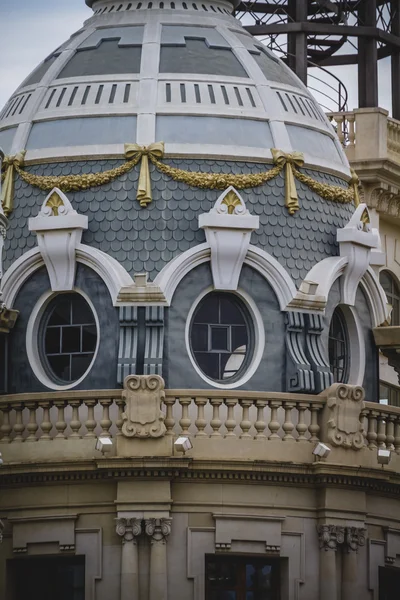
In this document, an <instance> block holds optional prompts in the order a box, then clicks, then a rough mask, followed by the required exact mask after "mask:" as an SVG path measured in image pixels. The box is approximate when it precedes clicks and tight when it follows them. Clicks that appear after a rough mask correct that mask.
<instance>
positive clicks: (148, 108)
mask: <svg viewBox="0 0 400 600" xmlns="http://www.w3.org/2000/svg"><path fill="white" fill-rule="evenodd" d="M87 4H89V5H93V10H94V15H93V17H91V18H90V19H89V20H88V21H87V22H86V23H85V25H84V27H83V28H82V29H81V30H80V31H78V32H77V33H76V34H75V35H73V36H72V37H71V38H70V40H68V41H67V42H66V43H65V44H63V45H62V46H60V47H59V48H58V49H57V50H56V51H55V52H53V54H52V55H51V56H49V57H48V58H47V59H46V60H45V61H44V62H43V63H42V64H41V65H39V67H38V68H37V69H36V70H35V71H34V72H33V73H32V74H31V75H30V76H29V77H28V78H27V79H26V80H25V81H24V82H23V84H22V86H21V87H20V88H19V89H18V90H17V91H16V92H15V94H14V95H13V96H12V97H11V99H10V100H9V101H8V103H7V104H6V106H5V108H4V109H3V111H2V112H1V113H0V146H1V147H2V148H3V150H4V151H5V152H6V153H15V152H18V151H20V150H22V149H26V150H27V156H26V159H27V161H29V160H37V159H40V160H45V159H55V158H64V157H77V158H79V157H82V156H84V157H88V156H92V157H96V156H118V155H119V156H120V155H121V154H123V147H124V144H125V143H128V142H137V143H139V144H145V145H147V144H150V143H152V142H155V141H164V142H165V144H166V146H165V150H166V153H167V154H169V155H180V156H185V155H191V156H198V157H204V158H206V157H210V156H213V157H218V156H221V157H222V156H223V157H224V158H225V159H226V158H232V159H239V158H241V159H253V160H254V159H255V160H265V159H270V158H271V152H270V149H271V148H272V147H277V148H280V149H281V150H284V151H287V152H290V151H293V150H297V151H301V152H303V153H304V154H305V160H306V163H307V165H309V166H313V165H315V166H317V167H320V168H322V170H329V171H330V172H332V171H333V172H336V173H338V174H340V173H341V174H344V175H348V173H349V170H348V163H347V160H346V157H345V155H344V153H343V151H342V148H341V146H340V143H339V141H338V139H337V137H336V134H335V132H334V131H333V128H332V126H331V124H330V123H329V121H328V120H327V119H326V117H325V115H324V113H323V111H322V110H321V108H320V107H319V106H318V105H317V103H316V102H315V100H314V99H313V97H312V96H311V94H310V93H309V91H308V90H307V89H306V88H305V87H304V85H303V84H302V83H301V82H300V80H299V79H298V78H297V77H296V76H295V75H294V74H293V73H292V72H291V71H290V70H289V69H288V67H286V66H285V65H284V64H283V63H282V62H281V61H280V60H278V59H277V58H276V57H275V56H274V55H273V54H272V53H271V52H270V51H269V50H268V49H266V48H265V47H264V46H263V45H262V44H261V43H259V42H258V41H257V40H256V39H255V38H253V37H252V36H251V35H249V34H248V33H247V32H246V31H245V30H244V29H243V28H242V26H241V24H240V22H238V21H237V20H236V19H234V17H232V16H231V14H230V12H231V10H232V5H231V3H229V2H227V1H224V0H223V1H221V0H215V1H214V0H200V1H198V0H195V1H194V2H185V1H182V0H176V1H166V0H165V1H160V0H155V1H151V0H150V1H149V0H145V1H144V2H142V1H140V2H138V1H135V2H127V1H126V0H123V1H122V0H121V2H119V1H118V2H113V3H112V2H110V1H106V0H97V1H96V2H94V1H93V0H87ZM320 170H321V169H320Z"/></svg>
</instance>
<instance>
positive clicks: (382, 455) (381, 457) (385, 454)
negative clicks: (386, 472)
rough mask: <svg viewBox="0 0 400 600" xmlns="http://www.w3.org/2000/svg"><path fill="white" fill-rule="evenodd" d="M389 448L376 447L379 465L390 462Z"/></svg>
mask: <svg viewBox="0 0 400 600" xmlns="http://www.w3.org/2000/svg"><path fill="white" fill-rule="evenodd" d="M390 455H391V452H390V450H386V449H385V448H378V464H379V465H382V467H383V465H388V464H389V462H390Z"/></svg>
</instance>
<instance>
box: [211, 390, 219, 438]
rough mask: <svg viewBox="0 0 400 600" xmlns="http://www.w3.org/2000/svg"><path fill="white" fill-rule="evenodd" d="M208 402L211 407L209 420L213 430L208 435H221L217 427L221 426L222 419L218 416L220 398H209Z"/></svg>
mask: <svg viewBox="0 0 400 600" xmlns="http://www.w3.org/2000/svg"><path fill="white" fill-rule="evenodd" d="M210 403H211V405H212V407H213V417H212V419H211V422H210V425H211V428H212V430H213V432H212V434H211V436H210V437H221V434H220V432H219V429H220V428H221V425H222V421H221V419H220V418H219V407H220V406H221V404H222V400H220V399H219V398H210Z"/></svg>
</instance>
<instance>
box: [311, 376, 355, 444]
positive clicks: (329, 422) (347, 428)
mask: <svg viewBox="0 0 400 600" xmlns="http://www.w3.org/2000/svg"><path fill="white" fill-rule="evenodd" d="M327 396H328V400H327V403H326V406H325V410H324V415H323V427H322V429H321V432H322V436H323V437H324V433H325V435H326V441H328V442H330V443H331V444H333V445H334V446H341V447H342V448H346V449H353V450H360V449H361V448H363V446H364V443H365V440H364V434H363V432H364V430H363V426H362V423H361V412H362V410H363V408H364V398H365V392H364V389H363V388H362V387H359V386H353V385H344V384H338V383H335V384H334V385H332V386H331V387H330V388H329V389H328V390H327ZM322 441H325V440H322Z"/></svg>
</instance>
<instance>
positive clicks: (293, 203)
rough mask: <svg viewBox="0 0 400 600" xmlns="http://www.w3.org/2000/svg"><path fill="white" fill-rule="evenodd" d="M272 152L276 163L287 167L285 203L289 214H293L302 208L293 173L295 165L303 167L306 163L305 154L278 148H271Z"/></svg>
mask: <svg viewBox="0 0 400 600" xmlns="http://www.w3.org/2000/svg"><path fill="white" fill-rule="evenodd" d="M271 152H272V158H273V159H274V164H275V165H278V167H281V168H282V169H283V168H285V204H286V208H287V209H288V211H289V214H290V215H293V214H294V213H295V212H296V211H297V210H299V208H300V207H299V200H298V197H297V189H296V182H295V180H294V174H293V165H295V166H296V167H302V166H303V165H304V156H303V154H302V153H301V152H293V154H286V153H285V152H282V150H278V149H277V148H271Z"/></svg>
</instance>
